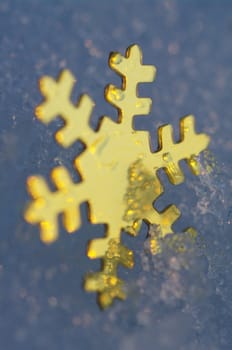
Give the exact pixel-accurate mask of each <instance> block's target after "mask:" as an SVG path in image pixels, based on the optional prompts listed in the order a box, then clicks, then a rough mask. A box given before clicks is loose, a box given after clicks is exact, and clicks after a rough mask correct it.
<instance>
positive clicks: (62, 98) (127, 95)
mask: <svg viewBox="0 0 232 350" xmlns="http://www.w3.org/2000/svg"><path fill="white" fill-rule="evenodd" d="M109 65H110V67H111V68H112V69H113V70H114V71H115V72H116V73H118V74H119V75H120V76H121V77H122V87H121V88H118V87H116V86H114V85H109V86H107V87H106V90H105V97H106V100H107V101H108V102H109V103H111V104H112V105H113V106H114V107H116V108H117V111H118V121H117V122H116V123H115V122H113V121H112V120H111V119H110V118H109V117H106V116H105V117H104V118H102V120H101V123H100V126H99V128H98V130H97V131H94V130H92V129H91V127H90V124H89V121H90V117H91V113H92V109H93V106H94V103H93V101H92V99H91V98H90V97H89V96H88V95H82V96H81V97H80V99H79V101H78V103H76V104H73V103H72V102H71V99H70V95H71V93H72V90H73V87H74V83H75V79H74V77H73V75H72V74H71V73H70V72H69V71H68V70H64V71H63V72H62V73H61V75H60V77H59V78H58V80H57V81H56V80H54V79H52V78H51V77H43V78H42V79H41V81H40V90H41V93H42V95H43V96H44V97H45V101H44V102H42V104H40V105H39V106H38V107H37V108H36V116H37V118H38V119H39V120H41V121H42V122H43V123H46V124H47V123H49V122H51V121H52V120H54V119H55V118H56V117H57V116H61V118H62V119H63V120H64V123H65V124H64V126H62V127H61V129H60V130H58V131H57V133H56V135H55V139H56V141H57V142H58V143H59V144H60V145H61V146H62V147H66V148H67V147H70V146H71V145H72V144H73V143H74V142H76V141H77V140H81V141H82V142H83V143H84V144H85V146H86V148H85V150H84V152H83V153H82V154H81V155H79V156H77V157H76V159H75V161H74V167H75V168H76V170H77V171H78V172H79V173H80V174H81V178H82V180H81V182H79V183H74V182H73V180H72V178H71V177H70V175H69V173H68V171H67V169H66V168H65V167H63V166H61V167H57V168H55V169H53V170H52V173H51V178H52V182H53V183H54V185H55V191H51V190H50V189H49V186H48V185H47V182H46V181H45V180H44V179H43V178H42V177H40V176H32V177H30V178H29V179H28V191H29V193H30V195H31V197H32V201H31V203H29V205H28V207H27V209H26V212H25V219H26V220H27V221H28V222H30V223H32V224H39V225H40V231H41V239H42V240H43V241H44V242H45V243H51V242H53V241H54V240H56V239H57V237H58V233H59V227H58V216H59V215H60V214H61V215H62V217H63V224H64V227H65V229H66V230H67V231H68V232H70V233H71V232H74V231H76V230H77V229H78V228H79V227H80V226H81V219H80V215H79V206H80V204H81V203H83V202H88V204H89V208H90V211H89V220H90V222H91V223H106V224H107V230H106V233H105V237H103V238H98V239H93V240H92V241H91V242H90V243H89V246H88V251H87V254H88V256H89V257H90V258H91V259H96V258H101V259H102V262H103V263H102V270H101V271H100V272H98V273H96V274H92V275H88V276H87V277H86V280H85V288H86V290H88V291H96V292H97V293H98V295H99V303H100V305H101V306H102V307H103V308H105V307H107V306H109V305H110V304H111V303H112V301H113V299H114V298H116V297H117V298H120V299H124V298H125V289H124V287H123V281H122V280H121V279H119V278H118V276H117V267H118V265H119V264H122V265H124V266H126V267H132V266H133V253H132V251H130V250H128V249H127V248H126V247H124V246H123V245H122V244H121V232H122V230H124V231H126V232H128V233H129V234H131V235H136V234H138V232H139V229H140V225H141V222H142V220H145V221H146V222H147V223H149V224H155V225H156V226H157V227H158V229H159V232H160V237H165V236H166V235H167V234H170V233H172V225H173V223H174V222H175V221H176V220H177V218H178V217H179V215H180V212H179V210H178V209H177V208H176V207H175V206H174V205H170V206H169V207H167V208H166V209H165V210H164V211H163V212H158V211H157V210H155V208H154V201H155V200H156V199H157V198H158V197H159V196H160V195H161V194H162V192H163V187H162V185H161V183H160V180H159V178H158V176H157V171H158V170H159V169H161V168H163V169H164V170H165V172H166V174H167V176H168V179H169V180H170V182H171V183H173V184H174V185H176V184H179V183H181V182H182V181H183V180H184V175H183V173H182V170H181V168H180V167H179V161H180V160H182V159H185V160H186V161H187V163H188V165H189V167H190V169H191V170H192V172H193V173H194V174H196V175H198V174H199V167H198V162H197V158H196V156H197V155H198V154H199V153H200V152H201V151H202V150H204V149H205V148H206V147H207V145H208V143H209V138H208V136H207V135H205V134H196V133H195V130H194V117H193V116H191V115H189V116H187V117H185V118H183V119H182V120H181V122H180V141H179V142H177V143H175V142H174V141H173V135H172V134H173V131H172V127H171V126H170V125H165V126H162V127H160V128H159V130H158V144H159V146H158V150H157V151H156V152H151V150H150V142H149V133H148V132H145V131H136V130H134V128H133V118H134V116H135V115H146V114H148V113H149V112H150V108H151V104H152V100H151V99H150V98H145V97H143V98H141V97H138V92H137V86H138V84H139V83H145V82H152V81H153V80H154V79H155V74H156V69H155V67H154V66H148V65H143V64H142V52H141V49H140V48H139V46H138V45H133V46H131V47H129V48H128V49H127V51H126V55H125V56H123V55H121V54H119V53H112V54H111V55H110V58H109ZM152 244H153V250H154V251H156V250H158V249H159V248H158V246H156V242H155V241H154V242H153V243H152Z"/></svg>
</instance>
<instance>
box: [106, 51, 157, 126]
mask: <svg viewBox="0 0 232 350" xmlns="http://www.w3.org/2000/svg"><path fill="white" fill-rule="evenodd" d="M109 65H110V67H111V68H112V69H113V70H114V71H115V72H116V73H118V74H119V75H120V76H122V89H119V88H117V87H116V86H114V85H111V84H110V85H108V86H107V87H106V90H105V97H106V100H107V101H108V102H109V103H111V104H112V105H113V106H114V107H116V108H117V109H118V111H119V122H122V123H123V124H125V125H128V126H129V127H130V128H132V117H133V116H134V115H144V114H149V112H150V109H151V105H152V100H151V99H150V98H141V97H138V96H137V85H138V84H139V83H149V82H152V81H154V79H155V75H156V68H155V67H154V66H148V65H143V64H142V51H141V49H140V47H139V46H138V45H132V46H130V47H129V48H128V49H127V51H126V56H125V57H124V56H122V55H121V54H120V53H112V54H111V55H110V57H109Z"/></svg>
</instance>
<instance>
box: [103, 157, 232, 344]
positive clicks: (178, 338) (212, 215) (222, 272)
mask: <svg viewBox="0 0 232 350" xmlns="http://www.w3.org/2000/svg"><path fill="white" fill-rule="evenodd" d="M199 161H200V164H201V168H202V171H201V175H200V177H198V178H197V179H196V180H195V179H193V180H192V179H191V181H188V182H187V187H188V189H187V191H189V190H191V192H195V195H196V203H195V205H192V203H191V205H189V207H188V203H187V204H186V206H187V209H188V210H189V211H191V216H192V222H191V223H193V224H194V226H195V227H197V230H198V234H197V235H195V234H191V232H190V233H189V232H182V233H176V234H174V235H168V236H166V238H165V239H163V240H162V242H161V252H160V253H159V254H157V255H152V254H151V252H150V239H151V237H152V235H153V234H154V232H155V231H156V229H157V228H156V227H152V226H151V227H150V228H149V233H148V237H147V239H146V241H145V243H144V249H143V250H142V252H141V251H140V252H139V253H138V254H139V257H140V262H141V270H140V272H139V276H138V278H137V280H136V281H133V282H132V283H130V284H129V285H128V290H129V292H128V293H129V297H128V301H127V302H126V303H118V304H117V305H116V306H115V307H114V308H112V310H110V311H109V312H108V317H107V322H109V323H108V325H106V326H105V328H106V330H107V329H108V331H109V332H110V333H111V334H112V332H113V333H114V335H115V337H116V338H117V340H118V341H117V346H116V348H119V349H122V350H136V349H141V348H143V349H157V350H169V349H170V350H171V349H172V350H173V349H180V350H181V349H183V350H186V349H190V350H193V349H198V350H199V349H200V350H201V349H202V350H206V349H210V350H219V349H230V345H229V344H228V341H229V338H230V336H229V334H228V333H227V332H228V327H225V323H226V324H227V323H228V321H229V320H230V319H231V321H232V310H231V309H232V299H231V287H232V274H231V266H232V262H231V256H232V246H231V238H230V234H231V232H230V231H231V226H230V224H231V222H232V209H231V180H230V178H229V177H230V173H229V172H228V169H226V168H225V167H223V166H222V167H219V165H218V164H217V163H216V161H215V159H214V157H213V156H212V155H211V154H210V153H208V152H207V153H204V154H203V155H202V156H201V157H200V158H199ZM112 325H113V327H112ZM112 329H113V331H112ZM111 339H112V338H111ZM119 339H120V340H119ZM228 346H229V347H228Z"/></svg>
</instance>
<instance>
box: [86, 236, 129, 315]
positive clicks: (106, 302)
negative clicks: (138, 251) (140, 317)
mask: <svg viewBox="0 0 232 350" xmlns="http://www.w3.org/2000/svg"><path fill="white" fill-rule="evenodd" d="M119 264H121V265H123V266H124V267H127V268H132V267H133V266H134V258H133V252H132V251H131V250H129V249H127V248H126V247H125V246H123V245H122V244H121V243H120V240H117V239H112V240H110V241H109V244H108V248H107V250H106V252H105V255H104V257H103V259H102V271H100V272H96V273H92V274H88V275H87V276H86V278H85V289H86V290H87V291H88V292H98V302H99V305H100V306H101V307H102V308H103V309H104V308H106V307H109V306H110V305H111V304H112V302H113V300H114V299H115V298H119V299H122V300H124V299H125V298H126V292H125V288H124V282H123V281H122V280H121V279H120V278H119V277H118V275H117V268H118V265H119Z"/></svg>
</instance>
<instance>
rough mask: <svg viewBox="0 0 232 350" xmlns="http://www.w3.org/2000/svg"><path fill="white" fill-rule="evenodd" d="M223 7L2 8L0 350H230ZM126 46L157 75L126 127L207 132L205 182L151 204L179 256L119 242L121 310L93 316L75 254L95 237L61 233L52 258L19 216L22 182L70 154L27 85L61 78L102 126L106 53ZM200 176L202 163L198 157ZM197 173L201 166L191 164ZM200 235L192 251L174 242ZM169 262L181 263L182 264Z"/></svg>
mask: <svg viewBox="0 0 232 350" xmlns="http://www.w3.org/2000/svg"><path fill="white" fill-rule="evenodd" d="M231 13H232V3H230V2H229V1H202V2H200V1H193V0H191V1H190V0H189V1H153V0H151V1H148V0H133V1H132V0H122V1H93V0H92V1H84V0H82V1H81V0H80V1H76V0H73V1H71V0H69V1H39V0H24V1H13V0H12V1H4V0H1V1H0V62H1V64H0V118H1V128H0V168H1V172H0V193H1V197H0V210H1V211H0V212H1V223H0V232H1V241H0V315H1V317H0V339H1V348H3V349H6V350H8V349H10V350H15V349H17V350H21V349H32V350H41V349H50V350H53V349H56V350H63V349H68V350H74V349H75V350H76V349H78V350H79V349H80V350H82V349H113V350H114V349H115V350H116V349H120V350H121V349H122V350H132V349H133V350H136V349H156V350H169V349H170V350H171V349H172V350H174V349H176V350H186V349H188V350H196V349H198V350H208V349H210V350H230V349H231V348H232V334H231V324H232V297H231V290H232V238H231V225H232V197H231V192H232V191H231V187H232V178H231V170H232V169H231V151H232V141H231V132H232V123H231V110H232V99H231V91H232V67H231V62H232V46H231V35H232V15H231ZM132 43H138V44H139V45H140V46H141V47H142V49H143V52H144V62H145V63H147V64H155V65H156V67H157V70H158V74H157V79H156V81H155V84H154V85H152V86H151V85H150V84H149V85H147V86H146V87H142V88H141V89H140V90H141V93H142V94H146V95H149V96H151V97H152V98H153V101H154V106H153V111H152V113H151V116H150V117H146V118H138V120H136V122H135V126H136V128H141V129H149V130H150V132H151V135H152V140H153V141H152V142H153V147H154V148H155V147H156V144H157V143H156V142H157V141H156V140H157V139H156V130H157V127H158V126H159V125H161V124H163V123H172V124H173V126H174V128H175V134H176V137H178V119H179V117H181V116H183V115H185V114H188V113H192V114H194V115H195V116H196V124H197V130H199V131H204V132H206V133H208V134H209V135H210V136H211V138H212V142H211V146H210V150H211V152H212V154H213V157H214V159H215V160H213V171H212V172H211V173H210V174H207V173H204V174H203V175H201V176H200V177H198V178H195V177H194V176H192V175H191V174H190V173H189V170H188V169H187V167H186V166H184V170H185V173H186V181H185V183H184V184H182V185H179V186H175V187H174V186H172V185H170V184H169V183H168V181H167V178H166V177H165V175H164V174H162V173H160V176H161V179H162V181H163V183H164V185H165V189H166V192H165V195H164V196H163V197H162V198H160V200H159V201H158V202H157V208H159V209H160V210H161V209H162V208H164V207H165V206H166V205H168V204H170V203H175V204H176V205H177V206H178V207H179V208H180V209H181V211H182V218H181V220H179V223H178V224H177V225H176V227H175V230H176V232H177V233H178V234H179V237H180V240H179V243H178V244H181V249H177V248H178V247H176V245H173V243H172V239H171V238H170V237H168V238H167V239H166V240H165V241H164V242H163V247H162V254H160V255H157V256H151V255H150V254H149V253H148V251H147V241H146V234H147V231H146V227H145V225H144V227H143V229H142V232H141V234H140V235H139V237H137V238H130V237H127V236H126V235H124V236H123V237H124V241H125V243H126V244H127V245H128V247H130V248H131V249H133V250H135V252H136V254H135V255H136V267H135V269H134V271H133V272H130V271H129V272H128V271H125V270H123V269H121V270H120V274H121V276H123V277H124V278H125V279H126V280H127V281H128V293H129V298H128V301H127V302H124V303H122V302H116V303H115V305H114V306H113V307H112V308H111V309H110V310H107V311H105V312H101V311H99V309H98V307H97V305H96V301H95V296H94V295H92V294H90V295H89V294H87V293H85V292H84V291H83V289H82V277H83V275H84V274H85V272H86V271H90V270H93V271H94V270H96V269H97V268H98V267H99V262H98V261H95V262H93V261H89V260H88V259H87V257H86V256H85V252H86V244H87V242H88V240H90V239H91V238H92V237H96V236H100V235H101V234H102V232H103V228H102V227H101V226H100V225H99V226H97V227H93V226H91V225H90V224H88V222H87V215H86V210H85V207H84V206H83V210H82V214H83V215H82V216H83V220H84V225H83V227H82V229H81V230H80V231H79V232H77V233H76V234H74V235H72V236H69V235H67V234H66V233H65V232H64V231H62V230H61V237H60V239H59V240H58V241H57V242H56V243H55V244H53V245H51V246H48V247H47V246H44V245H43V244H42V243H40V241H39V235H38V228H34V227H32V226H30V225H27V224H26V223H25V222H24V221H23V219H22V213H23V210H24V207H25V203H26V202H27V200H28V196H27V193H26V190H25V181H26V178H27V176H28V175H30V174H33V173H39V174H42V175H44V176H46V177H48V175H49V172H50V170H51V169H52V167H53V166H55V165H59V164H63V165H65V166H67V167H68V168H69V169H70V171H71V172H72V174H73V177H74V178H75V177H76V174H75V172H74V170H73V168H72V165H71V164H72V160H73V158H74V156H75V155H76V154H77V153H78V152H79V151H80V150H81V146H80V145H78V144H76V145H74V146H73V147H72V148H71V149H69V150H68V151H66V150H63V149H61V148H60V147H59V146H58V145H56V144H55V142H54V140H53V137H52V135H53V133H54V131H55V130H56V129H57V127H58V125H60V121H59V120H58V121H57V122H54V123H53V124H52V125H50V126H49V127H46V126H45V125H42V124H41V123H39V122H38V121H37V120H36V119H35V117H34V114H33V110H34V108H35V106H36V105H37V104H38V103H39V102H40V100H41V97H40V94H39V91H38V88H37V80H38V78H39V77H40V76H41V75H44V74H49V75H52V76H56V75H57V74H58V72H59V70H60V69H62V68H65V67H67V68H69V69H71V70H72V72H73V73H74V74H75V76H76V77H77V81H78V84H77V87H76V91H75V98H76V96H77V94H79V93H81V92H87V93H89V94H90V95H91V97H92V98H93V99H94V100H95V102H96V108H95V111H94V115H93V119H92V125H93V126H96V125H97V122H98V118H99V116H100V115H103V114H107V115H110V116H112V118H115V117H116V113H115V111H114V110H113V108H112V107H111V106H109V105H107V104H106V102H104V99H103V88H104V86H105V85H106V84H107V83H109V82H110V83H118V79H117V78H116V77H115V75H114V74H113V73H112V72H111V71H110V70H109V68H108V67H107V58H108V54H109V52H110V51H112V50H113V51H121V52H124V51H125V49H126V47H127V46H129V45H130V44H132ZM206 158H207V161H208V162H209V163H210V164H211V162H212V160H211V159H210V157H206ZM201 164H202V167H203V168H204V169H206V168H207V164H205V160H204V159H203V158H201ZM187 226H194V227H196V228H197V230H198V237H197V240H196V241H192V240H189V239H188V237H187V238H186V235H185V234H184V233H183V232H182V230H183V229H184V228H185V227H187ZM180 250H181V252H180Z"/></svg>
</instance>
